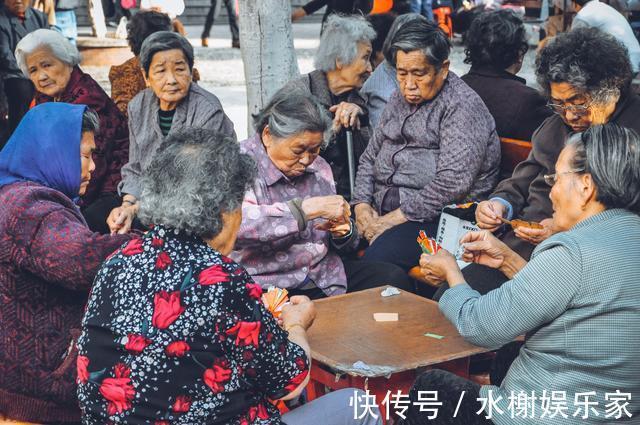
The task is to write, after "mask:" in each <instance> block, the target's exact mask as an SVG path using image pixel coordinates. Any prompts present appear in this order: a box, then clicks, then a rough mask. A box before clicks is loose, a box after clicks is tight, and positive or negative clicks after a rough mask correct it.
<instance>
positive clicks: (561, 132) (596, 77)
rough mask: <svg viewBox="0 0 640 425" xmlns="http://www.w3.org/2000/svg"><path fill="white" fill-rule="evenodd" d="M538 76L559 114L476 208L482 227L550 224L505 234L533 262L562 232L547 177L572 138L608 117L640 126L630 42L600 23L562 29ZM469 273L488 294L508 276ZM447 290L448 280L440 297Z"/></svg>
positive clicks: (543, 54)
mask: <svg viewBox="0 0 640 425" xmlns="http://www.w3.org/2000/svg"><path fill="white" fill-rule="evenodd" d="M536 75H537V78H538V83H539V84H540V86H541V87H542V88H543V90H544V91H545V93H546V94H547V96H549V97H550V106H551V108H552V109H553V111H554V112H555V115H553V116H551V117H549V118H548V119H547V120H546V121H544V122H543V123H542V125H541V126H540V128H539V129H538V130H537V131H536V132H535V133H534V135H533V138H532V142H533V150H532V152H531V154H530V155H529V157H528V158H527V160H526V161H524V162H523V163H521V164H520V165H518V167H516V169H515V170H514V172H513V176H512V177H511V178H509V179H507V180H504V181H502V182H501V183H500V184H499V185H498V187H497V188H496V190H495V191H494V192H493V194H492V195H491V196H490V198H489V200H488V201H484V202H481V203H480V204H479V205H478V208H477V210H476V221H477V223H478V226H479V227H480V228H482V229H487V230H490V231H492V232H496V231H498V230H500V229H501V226H502V222H501V221H500V218H499V217H502V218H506V219H512V218H518V219H521V220H525V221H534V222H539V223H540V224H541V225H542V226H543V228H542V229H533V228H529V227H523V226H520V227H517V228H516V229H515V230H512V229H509V230H508V231H506V232H505V233H503V234H502V235H500V236H499V237H500V239H501V240H502V241H503V242H504V243H506V244H507V246H509V248H511V249H513V250H514V251H515V252H517V253H518V254H519V255H520V256H521V257H523V258H524V259H529V257H530V256H531V252H532V251H533V249H534V248H535V246H536V245H537V244H538V243H540V242H542V241H543V240H544V239H546V238H548V237H549V236H551V235H552V234H553V233H554V232H555V231H556V230H555V226H554V220H553V219H552V217H551V216H552V214H553V209H552V207H551V201H550V200H549V186H548V185H545V184H544V175H545V174H553V173H554V171H555V163H556V161H557V159H558V155H559V154H560V150H561V149H562V147H563V146H564V143H565V141H566V139H567V137H568V136H569V135H570V134H571V133H573V132H580V131H584V130H586V129H587V128H589V127H591V126H593V125H597V124H603V123H606V122H615V123H617V124H619V125H621V126H624V127H628V128H632V129H634V130H636V131H640V121H638V118H637V117H638V116H639V114H640V98H638V96H636V95H635V94H633V93H632V92H631V91H630V89H629V83H630V81H631V75H632V74H631V66H630V64H629V58H628V55H627V52H626V50H625V48H624V46H623V45H622V44H621V43H620V42H618V41H617V40H615V39H614V38H613V37H611V36H609V35H607V34H605V33H603V32H600V31H599V30H596V29H593V28H580V29H576V30H572V31H571V32H568V33H566V34H560V35H558V36H557V37H556V38H554V39H552V40H550V41H549V42H548V43H547V44H546V45H545V47H544V48H543V49H542V50H541V51H540V53H539V54H538V58H537V59H536ZM464 275H465V280H466V281H467V282H468V283H469V285H471V286H472V287H473V288H474V289H476V290H478V291H479V292H480V293H482V294H485V293H487V292H489V291H491V290H492V289H495V288H497V287H499V286H500V285H501V284H502V283H504V282H506V281H507V280H508V278H507V276H505V275H504V274H503V273H501V272H500V271H499V270H494V269H491V268H488V267H484V266H482V265H479V264H472V265H470V266H468V267H466V268H465V269H464ZM446 288H447V286H446V285H443V287H442V288H441V290H440V294H441V293H442V292H443V291H444V290H446Z"/></svg>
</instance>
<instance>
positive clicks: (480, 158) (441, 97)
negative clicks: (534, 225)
mask: <svg viewBox="0 0 640 425" xmlns="http://www.w3.org/2000/svg"><path fill="white" fill-rule="evenodd" d="M499 165H500V140H499V139H498V135H497V133H496V126H495V123H494V121H493V118H492V117H491V114H490V113H489V111H488V110H487V107H486V106H485V105H484V103H483V102H482V99H480V97H479V96H478V95H477V94H476V93H475V92H474V91H473V90H472V89H471V88H470V87H469V86H467V85H466V84H465V83H464V82H463V81H462V80H461V79H460V78H458V76H457V75H455V74H454V73H453V72H449V76H448V77H447V80H446V81H445V83H444V86H443V87H442V90H441V91H440V93H439V94H438V95H437V96H436V97H435V98H434V99H433V100H431V101H428V102H424V103H422V104H420V105H417V106H416V105H411V104H409V103H407V102H406V101H405V100H404V98H403V97H402V95H401V94H400V92H398V91H396V92H395V93H394V94H393V95H392V96H391V99H389V103H387V106H386V108H385V109H384V112H383V113H382V116H381V117H380V122H379V123H378V126H377V127H376V129H375V131H374V134H373V137H372V138H371V140H370V141H369V146H368V147H367V149H366V150H365V152H364V154H363V155H362V157H361V158H360V165H359V167H358V174H357V177H356V188H355V196H353V199H352V204H354V205H355V204H359V203H368V204H370V205H372V206H373V208H375V209H377V210H378V211H379V212H380V211H381V205H382V201H383V199H384V197H385V195H386V194H387V192H388V191H389V189H391V188H397V189H394V190H398V191H399V196H400V209H401V211H402V212H403V213H404V215H405V216H406V217H407V219H409V220H410V221H430V220H434V219H435V218H437V217H438V215H439V214H440V211H441V210H442V207H444V206H445V205H447V204H451V203H457V202H465V201H468V200H477V199H483V198H485V197H486V196H487V195H488V194H489V193H491V190H492V189H493V188H494V187H495V185H496V183H497V182H498V171H499Z"/></svg>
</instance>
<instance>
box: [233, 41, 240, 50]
mask: <svg viewBox="0 0 640 425" xmlns="http://www.w3.org/2000/svg"><path fill="white" fill-rule="evenodd" d="M231 48H233V49H239V48H240V40H233V41H232V42H231Z"/></svg>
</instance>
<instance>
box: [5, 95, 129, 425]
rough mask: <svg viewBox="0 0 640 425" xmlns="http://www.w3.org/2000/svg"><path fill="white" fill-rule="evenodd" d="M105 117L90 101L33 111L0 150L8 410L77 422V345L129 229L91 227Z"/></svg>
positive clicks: (12, 414)
mask: <svg viewBox="0 0 640 425" xmlns="http://www.w3.org/2000/svg"><path fill="white" fill-rule="evenodd" d="M97 130H98V117H97V116H96V114H95V113H93V112H91V111H89V110H88V109H87V107H86V106H84V105H70V104H67V103H45V104H43V105H39V106H36V107H35V108H33V109H32V110H31V111H30V112H28V113H27V114H26V115H25V117H24V119H23V120H22V121H21V122H20V125H19V126H18V128H17V129H16V131H15V133H14V134H13V136H12V137H11V139H10V140H9V142H8V143H7V146H5V148H4V149H3V150H2V152H0V252H2V259H1V260H0V340H1V341H2V344H1V348H0V417H2V416H3V415H4V416H6V417H8V418H9V419H13V420H20V421H29V422H37V423H61V422H77V421H78V420H79V418H80V411H79V409H78V405H77V399H76V397H75V368H74V367H72V366H73V365H74V364H75V352H76V351H75V347H74V342H73V341H74V339H75V338H77V336H78V334H79V328H80V321H81V318H82V312H83V310H84V306H85V304H86V302H87V297H88V294H89V288H90V287H91V282H93V278H94V277H95V275H96V272H97V270H98V268H99V267H100V264H101V263H102V261H103V260H104V259H105V257H107V255H109V253H111V252H113V251H114V250H115V249H116V248H117V247H118V246H119V245H121V244H122V243H124V242H125V241H126V240H128V239H129V237H127V236H101V235H98V234H97V233H93V232H91V231H90V230H89V229H88V228H87V225H86V223H85V220H84V219H83V217H82V215H81V214H80V212H79V210H78V208H77V207H76V205H75V204H74V201H73V200H74V199H77V198H78V197H79V196H82V195H83V194H84V193H85V192H86V191H87V188H88V187H89V186H90V183H89V182H90V180H91V178H92V174H93V172H94V171H95V170H96V165H95V163H94V162H93V159H92V154H93V152H94V150H95V149H96V145H95V143H94V134H95V133H96V131H97Z"/></svg>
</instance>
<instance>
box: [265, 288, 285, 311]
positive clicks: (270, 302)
mask: <svg viewBox="0 0 640 425" xmlns="http://www.w3.org/2000/svg"><path fill="white" fill-rule="evenodd" d="M262 303H263V304H264V305H265V307H266V308H267V310H269V311H270V312H271V314H273V317H275V318H278V317H280V315H281V314H282V307H284V306H285V305H286V304H288V303H289V292H288V291H287V290H286V289H282V288H276V287H275V286H271V287H269V289H267V292H265V293H263V294H262Z"/></svg>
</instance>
